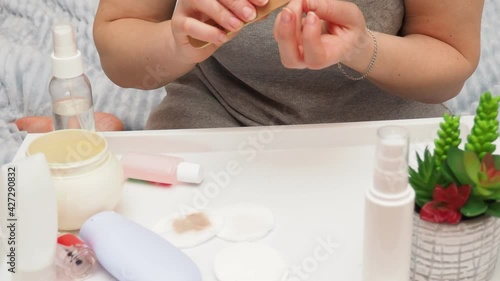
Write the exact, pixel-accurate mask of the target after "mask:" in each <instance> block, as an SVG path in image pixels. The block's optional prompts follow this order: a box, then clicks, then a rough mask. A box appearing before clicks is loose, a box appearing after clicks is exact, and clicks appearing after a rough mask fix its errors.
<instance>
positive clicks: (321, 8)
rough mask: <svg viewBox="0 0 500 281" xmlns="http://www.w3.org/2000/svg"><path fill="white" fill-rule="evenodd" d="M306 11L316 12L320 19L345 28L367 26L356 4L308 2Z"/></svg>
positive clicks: (323, 1) (325, 0)
mask: <svg viewBox="0 0 500 281" xmlns="http://www.w3.org/2000/svg"><path fill="white" fill-rule="evenodd" d="M306 5H307V6H306V10H307V11H311V12H314V13H315V14H316V15H317V16H318V17H319V18H320V19H322V20H325V21H327V22H330V23H335V24H337V25H340V26H345V27H348V28H350V27H356V26H359V24H360V23H363V24H365V18H364V16H363V13H362V12H361V10H360V9H359V8H358V6H357V5H356V4H354V3H351V2H347V1H337V0H334V1H332V0H306Z"/></svg>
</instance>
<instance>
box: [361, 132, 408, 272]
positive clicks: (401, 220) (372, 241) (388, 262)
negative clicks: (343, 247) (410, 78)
mask: <svg viewBox="0 0 500 281" xmlns="http://www.w3.org/2000/svg"><path fill="white" fill-rule="evenodd" d="M377 133H378V142H377V148H376V156H375V158H376V160H375V169H374V175H373V185H372V186H370V188H368V189H367V191H366V196H365V225H364V245H363V251H364V252H363V281H401V280H409V278H410V276H409V274H410V262H411V244H412V234H413V212H414V204H415V191H414V190H413V189H412V188H411V186H410V185H409V184H408V132H407V131H406V129H404V128H403V127H397V126H386V127H382V128H380V129H379V130H378V132H377Z"/></svg>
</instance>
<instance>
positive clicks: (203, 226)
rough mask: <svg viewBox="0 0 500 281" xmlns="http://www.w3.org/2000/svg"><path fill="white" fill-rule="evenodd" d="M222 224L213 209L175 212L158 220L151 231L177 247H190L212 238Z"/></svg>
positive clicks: (222, 221)
mask: <svg viewBox="0 0 500 281" xmlns="http://www.w3.org/2000/svg"><path fill="white" fill-rule="evenodd" d="M223 225H224V218H223V216H222V215H220V214H219V213H217V212H215V211H209V212H197V213H189V214H175V215H172V216H170V217H168V218H166V219H163V220H161V221H159V222H158V223H157V224H156V226H155V227H154V228H153V231H154V232H156V233H157V234H159V235H160V236H162V237H163V238H165V239H166V240H167V241H169V242H170V243H172V244H173V245H174V246H176V247H178V248H191V247H195V246H198V245H200V244H202V243H205V242H207V241H208V240H210V239H212V238H213V237H214V236H215V235H216V234H217V233H218V232H219V231H220V230H221V229H222V226H223Z"/></svg>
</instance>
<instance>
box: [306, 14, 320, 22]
mask: <svg viewBox="0 0 500 281" xmlns="http://www.w3.org/2000/svg"><path fill="white" fill-rule="evenodd" d="M317 19H318V17H317V16H316V14H315V13H313V12H309V13H307V17H306V24H311V25H312V24H315V23H316V20H317Z"/></svg>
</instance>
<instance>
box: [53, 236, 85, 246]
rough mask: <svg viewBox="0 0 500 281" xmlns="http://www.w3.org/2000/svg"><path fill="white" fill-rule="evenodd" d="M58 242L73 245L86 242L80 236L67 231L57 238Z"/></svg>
mask: <svg viewBox="0 0 500 281" xmlns="http://www.w3.org/2000/svg"><path fill="white" fill-rule="evenodd" d="M57 243H58V244H61V245H63V246H67V247H71V246H74V245H78V244H84V243H83V241H82V240H80V238H78V236H76V235H73V234H71V233H65V234H63V235H60V236H59V237H58V238H57Z"/></svg>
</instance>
